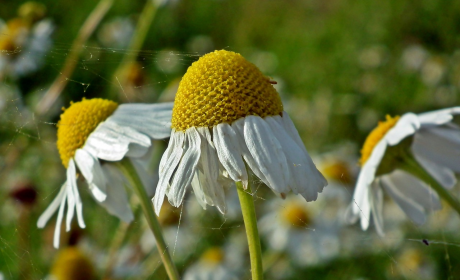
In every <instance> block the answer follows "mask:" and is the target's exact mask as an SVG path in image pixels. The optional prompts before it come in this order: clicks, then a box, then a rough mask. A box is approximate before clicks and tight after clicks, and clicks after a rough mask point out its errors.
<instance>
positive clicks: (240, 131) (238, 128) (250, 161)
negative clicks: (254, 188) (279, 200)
mask: <svg viewBox="0 0 460 280" xmlns="http://www.w3.org/2000/svg"><path fill="white" fill-rule="evenodd" d="M232 127H233V129H234V130H235V132H236V134H237V138H238V143H239V146H240V149H241V155H242V156H243V158H244V161H245V162H246V163H247V165H248V166H249V168H251V170H252V172H253V173H254V174H255V175H256V176H257V177H258V178H259V179H260V180H261V181H262V182H263V183H264V184H265V185H267V186H268V185H269V183H268V180H267V178H265V175H264V174H263V173H262V171H260V168H259V166H258V165H257V162H256V160H255V159H254V157H253V156H252V155H251V153H250V152H249V149H248V147H247V145H246V142H245V140H244V118H241V119H239V120H237V121H235V122H233V123H232Z"/></svg>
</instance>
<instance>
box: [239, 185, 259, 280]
mask: <svg viewBox="0 0 460 280" xmlns="http://www.w3.org/2000/svg"><path fill="white" fill-rule="evenodd" d="M236 189H237V191H238V198H239V199H240V205H241V211H242V212H243V220H244V226H245V228H246V236H247V238H248V247H249V256H250V258H251V273H252V279H253V280H261V279H263V267H262V250H261V249H260V239H259V230H258V229H257V217H256V211H255V208H254V200H253V197H252V195H251V193H250V192H251V185H250V184H249V183H248V187H247V189H246V190H245V189H244V188H243V184H242V183H241V182H236Z"/></svg>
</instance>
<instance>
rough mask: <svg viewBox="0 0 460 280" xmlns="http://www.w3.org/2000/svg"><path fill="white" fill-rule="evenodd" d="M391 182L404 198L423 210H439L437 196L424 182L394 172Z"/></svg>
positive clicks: (399, 172) (401, 172)
mask: <svg viewBox="0 0 460 280" xmlns="http://www.w3.org/2000/svg"><path fill="white" fill-rule="evenodd" d="M391 181H392V182H393V184H394V185H395V186H396V187H397V188H398V190H399V191H400V192H401V194H402V195H403V196H404V197H408V198H410V199H411V200H413V201H414V202H416V203H417V204H419V205H420V206H422V207H423V208H424V209H425V210H429V211H431V210H439V209H441V207H442V206H441V201H440V200H439V197H438V195H437V194H436V193H435V192H434V191H433V190H432V189H431V188H430V187H429V186H428V185H427V184H426V183H424V182H422V181H420V180H419V179H418V178H415V177H414V176H412V175H411V174H409V173H406V172H404V171H401V170H395V171H393V172H392V173H391Z"/></svg>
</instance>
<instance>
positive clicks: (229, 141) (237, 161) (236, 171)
mask: <svg viewBox="0 0 460 280" xmlns="http://www.w3.org/2000/svg"><path fill="white" fill-rule="evenodd" d="M213 137H214V145H215V147H216V151H217V156H218V157H219V160H220V162H221V163H222V165H223V166H224V168H225V170H226V171H227V172H228V174H229V175H230V178H232V179H233V180H234V181H242V182H243V185H244V186H245V187H246V186H247V184H248V174H247V171H246V166H245V165H244V161H243V158H242V157H241V149H240V145H239V141H238V135H237V134H236V132H235V130H234V129H233V127H232V126H230V125H229V124H227V123H220V124H218V125H217V126H214V128H213Z"/></svg>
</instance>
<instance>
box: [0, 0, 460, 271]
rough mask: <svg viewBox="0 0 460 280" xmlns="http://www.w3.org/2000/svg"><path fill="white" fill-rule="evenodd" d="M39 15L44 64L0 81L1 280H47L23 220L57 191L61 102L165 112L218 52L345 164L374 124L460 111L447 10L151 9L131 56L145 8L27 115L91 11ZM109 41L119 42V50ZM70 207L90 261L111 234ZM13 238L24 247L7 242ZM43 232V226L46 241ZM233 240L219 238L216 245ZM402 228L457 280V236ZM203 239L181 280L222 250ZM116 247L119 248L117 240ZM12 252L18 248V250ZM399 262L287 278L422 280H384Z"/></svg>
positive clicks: (131, 9) (103, 31)
mask: <svg viewBox="0 0 460 280" xmlns="http://www.w3.org/2000/svg"><path fill="white" fill-rule="evenodd" d="M39 2H40V3H43V4H44V5H45V7H46V15H45V18H47V19H50V20H51V21H52V22H53V24H54V32H53V34H52V37H51V38H52V42H53V44H52V46H51V48H50V50H49V51H48V52H47V53H46V55H45V61H44V63H43V65H41V66H40V68H39V69H38V70H37V71H35V72H33V73H30V74H27V75H24V76H21V77H9V76H7V75H5V76H4V77H3V80H0V82H1V83H3V84H4V85H7V87H6V88H7V89H13V88H14V89H15V92H16V93H15V94H17V96H15V95H11V93H10V92H9V91H8V90H6V89H5V87H2V88H0V98H1V101H2V104H3V105H2V106H1V111H0V113H1V114H2V116H1V117H0V119H1V124H0V181H1V182H2V183H1V187H0V205H2V206H0V207H2V210H1V212H0V213H1V217H2V219H1V220H2V221H0V271H1V272H3V274H4V275H5V279H20V275H21V272H20V271H21V269H22V268H21V260H23V261H25V262H28V260H29V258H30V259H31V261H30V263H31V266H32V267H33V268H31V269H30V270H31V271H32V272H31V275H32V276H31V277H32V278H30V279H42V278H43V277H44V276H45V275H46V274H47V273H48V270H49V267H50V264H51V262H52V259H53V256H54V254H55V251H54V250H53V249H52V248H51V245H50V244H49V243H50V240H49V239H50V237H49V236H46V234H44V232H43V230H38V229H36V228H35V221H36V219H37V217H38V216H39V214H40V213H41V212H42V211H43V209H44V208H45V207H46V205H48V203H49V202H50V201H51V199H52V198H53V197H54V195H55V193H56V189H57V188H58V187H59V186H60V184H61V183H62V182H63V181H64V176H65V175H64V169H63V168H62V165H61V163H60V160H59V156H58V154H57V150H56V148H55V144H54V142H55V139H56V138H55V133H56V128H55V126H54V125H53V124H54V123H56V122H57V121H58V119H59V114H60V107H62V106H64V107H68V106H69V104H70V101H72V100H73V101H79V100H80V99H81V98H83V97H86V98H92V97H103V98H112V99H116V100H117V101H119V102H154V101H157V100H160V101H168V100H169V101H172V98H173V93H174V90H175V88H176V87H177V83H178V81H179V79H180V77H181V76H182V75H183V74H184V73H185V71H186V69H187V67H188V66H189V65H190V64H191V63H192V62H193V61H196V60H197V59H198V58H199V57H200V56H201V55H203V54H205V53H207V52H210V51H213V50H219V49H227V50H231V51H235V52H238V53H241V54H242V55H243V56H244V57H246V58H247V59H248V60H250V61H251V62H253V63H255V64H256V65H257V66H259V68H260V69H261V70H262V72H264V74H266V75H267V76H269V77H271V78H272V79H273V80H275V81H277V82H278V84H277V86H276V87H277V89H278V91H279V92H280V94H281V96H282V99H283V102H284V106H285V110H286V111H287V112H288V113H289V114H290V116H291V117H292V119H293V120H294V122H295V124H296V126H297V128H298V130H299V131H300V133H301V136H302V138H303V140H304V143H305V145H306V147H307V149H309V151H313V154H321V153H322V152H328V151H330V150H331V149H333V148H334V147H336V146H337V145H340V144H341V143H344V142H346V143H352V145H354V147H355V150H354V153H355V156H359V155H358V153H357V152H356V151H358V150H359V147H360V145H361V143H362V142H363V141H364V139H365V137H366V135H367V134H368V133H369V131H370V130H371V129H372V128H373V127H374V126H375V125H376V123H377V122H378V121H379V120H383V119H384V118H385V115H386V114H391V115H401V114H404V113H405V112H408V111H411V112H416V113H418V112H423V111H427V110H433V109H438V108H443V107H451V106H456V105H457V104H458V100H459V89H460V52H459V50H460V48H459V45H460V2H459V1H433V0H424V1H413V0H405V1H398V0H389V1H365V0H356V1H343V0H327V1H322V0H308V1H296V0H289V1H281V0H270V1H262V0H248V1H243V0H235V1H226V0H212V1H211V0H201V1H191V0H188V1H181V0H175V1H164V2H163V3H161V4H158V9H157V11H156V14H155V17H154V19H153V22H152V24H151V25H150V28H149V29H148V33H147V36H146V38H145V41H144V43H143V44H142V49H141V51H140V52H139V54H138V55H136V50H133V49H129V40H130V38H131V36H130V35H131V34H132V32H133V30H134V29H135V26H136V24H137V22H138V20H139V17H140V15H141V13H142V10H143V8H144V5H145V2H144V1H127V0H118V1H114V3H113V5H112V7H111V8H110V10H109V11H108V13H107V14H106V15H105V16H104V17H103V19H102V21H101V23H100V24H98V26H97V27H96V30H95V32H94V34H92V35H91V36H90V38H89V39H88V40H87V41H86V42H85V43H84V45H85V47H84V48H83V50H82V53H81V56H80V58H79V60H78V61H77V64H76V68H75V70H74V72H73V74H72V75H71V77H68V78H69V82H68V84H67V85H66V87H65V89H64V90H63V91H62V94H61V95H60V96H59V98H58V100H57V101H56V102H55V103H54V104H53V106H52V107H51V109H50V110H49V111H47V112H46V113H44V114H41V115H40V114H35V113H34V112H35V110H36V106H37V104H38V102H39V101H40V100H41V98H43V96H44V95H45V94H46V92H47V90H48V88H49V86H50V85H51V84H52V83H53V81H54V80H55V79H56V77H58V76H59V73H60V71H61V69H62V67H63V66H64V64H65V62H66V59H67V58H68V56H69V53H70V51H71V48H72V42H73V40H74V39H75V37H76V36H77V34H78V32H79V30H80V28H81V26H82V24H83V23H84V21H85V19H86V18H87V17H88V15H89V14H90V13H91V12H92V11H93V9H94V8H95V6H96V4H97V1H89V0H80V1H78V2H76V1H70V0H58V1H55V0H53V1H51V0H50V1H39ZM23 3H24V2H22V1H11V0H2V4H1V9H0V19H3V21H5V22H6V21H8V20H10V19H12V18H14V17H16V16H17V11H18V8H19V6H21V5H22V4H23ZM114 22H115V24H114ZM117 24H118V25H117ZM124 28H126V30H127V31H126V30H125V29H124ZM130 28H131V29H130ZM123 30H125V31H123ZM118 32H119V33H121V35H119V36H120V37H119V38H118V39H117V36H118V35H117V34H118ZM123 32H124V33H123ZM114 38H115V39H114ZM120 38H121V39H120ZM1 54H5V53H4V52H3V53H0V55H1ZM126 57H128V58H131V59H132V61H137V63H136V64H135V65H136V66H135V67H134V68H130V70H129V71H130V72H129V73H131V74H132V75H128V76H129V77H128V81H127V83H128V84H127V85H126V87H125V88H124V90H120V88H119V87H118V85H117V83H115V80H114V76H115V75H116V74H115V73H116V72H115V71H116V69H117V68H118V67H119V65H120V63H121V62H122V61H123V59H126ZM24 182H27V183H31V184H33V185H34V186H35V187H36V188H37V190H38V205H35V206H33V209H32V210H27V211H29V212H30V213H28V214H27V215H30V216H27V221H28V222H25V224H24V223H23V224H21V215H22V212H21V211H23V210H18V209H19V208H20V207H22V206H18V205H16V204H15V202H13V201H12V200H11V198H10V196H9V195H8V194H9V193H10V192H11V191H12V190H14V189H15V188H17V186H18V185H21V184H23V183H24ZM350 191H351V189H350ZM82 195H83V196H84V200H85V215H86V220H87V224H88V232H89V233H88V234H87V235H88V236H91V238H93V239H94V240H95V243H97V244H98V245H99V246H100V248H105V247H108V246H110V242H111V238H112V237H113V231H114V230H115V229H116V228H117V224H118V221H117V220H116V219H115V218H113V217H111V216H108V215H107V213H106V212H105V211H104V210H103V209H101V208H100V207H98V206H97V204H96V203H94V201H93V200H92V199H91V198H89V194H88V193H84V194H82ZM267 196H269V194H267ZM18 207H19V208H18ZM21 209H22V208H21ZM24 211H25V210H24ZM208 211H210V210H208ZM101 221H103V222H101ZM213 221H214V222H213V225H212V226H217V227H218V226H219V224H220V223H221V218H220V217H215V219H214V220H213ZM238 224H241V223H238V222H237V223H236V225H238ZM138 226H139V227H140V225H138ZM212 226H211V227H212ZM24 228H25V229H26V231H27V234H26V235H25V237H24V236H23V235H21V234H19V232H21V231H24V230H25V229H24ZM51 228H52V227H51V226H48V231H51V232H50V233H47V234H48V235H49V234H51V233H52V229H51ZM101 228H104V230H103V231H100V229H101ZM134 228H136V225H134ZM231 229H232V227H228V229H226V230H223V231H224V232H225V233H226V234H227V233H228V232H230V231H231ZM405 229H407V230H406V232H407V233H408V236H417V238H422V237H423V238H431V239H436V240H444V242H445V243H446V244H447V243H449V244H450V245H449V244H448V245H444V246H433V245H430V247H429V250H424V251H422V252H423V256H422V257H423V258H427V259H429V262H431V263H433V265H434V266H435V267H436V268H435V272H434V275H435V277H436V279H458V278H460V251H459V248H458V244H459V243H458V241H459V240H458V236H456V235H454V234H451V233H446V234H444V232H443V231H442V229H440V231H435V232H434V233H423V234H422V233H421V232H420V229H418V228H415V226H413V225H412V226H411V225H409V226H407V227H406V228H405ZM356 232H358V234H359V236H360V238H362V240H365V239H366V238H367V237H366V236H370V235H375V232H373V231H369V232H366V233H361V232H359V230H358V229H357V231H356ZM94 233H99V234H94ZM208 233H209V232H208ZM441 233H442V235H441ZM132 235H133V236H132V237H131V239H136V238H139V234H137V233H133V234H132ZM208 235H209V236H206V238H202V237H199V238H200V239H202V240H208V241H203V242H205V245H200V246H198V247H197V252H195V253H194V254H193V256H192V257H190V258H188V259H187V260H186V261H185V262H184V264H183V266H182V267H180V269H181V270H185V269H186V267H187V265H189V264H190V263H191V262H193V259H194V258H195V259H196V258H197V256H198V255H199V253H201V251H203V250H204V249H202V248H205V247H206V244H208V243H209V244H214V243H217V244H221V243H223V242H224V240H223V239H222V238H221V236H220V235H219V234H216V232H214V231H211V233H210V234H208ZM216 235H218V237H216ZM21 238H26V240H27V242H26V241H25V240H24V239H21ZM406 238H408V237H406ZM126 239H127V240H131V239H130V236H129V235H128V237H126ZM209 240H210V241H209ZM131 242H134V241H132V240H131ZM206 242H208V243H206ZM24 243H28V244H26V245H27V246H29V247H27V248H28V249H23V247H22V246H23V245H24ZM412 243H413V242H411V241H406V242H403V245H407V244H408V245H414V244H412ZM44 244H45V245H44ZM416 244H417V245H419V244H418V243H416ZM24 246H25V245H24ZM365 246H367V247H370V246H373V245H372V244H370V243H367V245H365ZM420 246H422V245H420ZM423 246H424V245H423ZM200 250H201V251H200ZM401 250H403V249H402V248H397V247H393V248H386V249H379V250H376V251H372V250H370V251H368V252H366V253H365V254H360V255H357V256H339V257H338V258H336V259H334V260H332V261H330V262H326V263H322V264H319V265H317V266H313V267H301V268H294V269H293V273H292V274H291V276H287V278H286V279H304V278H303V275H309V279H421V278H420V277H421V276H420V275H421V274H418V273H415V272H414V271H412V272H413V273H409V274H407V275H400V274H395V273H392V268H391V267H392V265H396V266H397V261H395V258H397V257H396V256H398V255H399V254H400V251H401ZM157 273H159V274H158V275H160V274H161V272H157ZM154 275H155V274H154ZM158 275H157V276H154V277H160V276H161V275H160V276H158ZM152 277H153V276H152ZM26 278H27V277H26ZM267 278H268V279H270V277H269V276H267ZM127 279H128V278H127ZM151 279H158V278H151ZM246 279H248V278H246Z"/></svg>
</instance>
